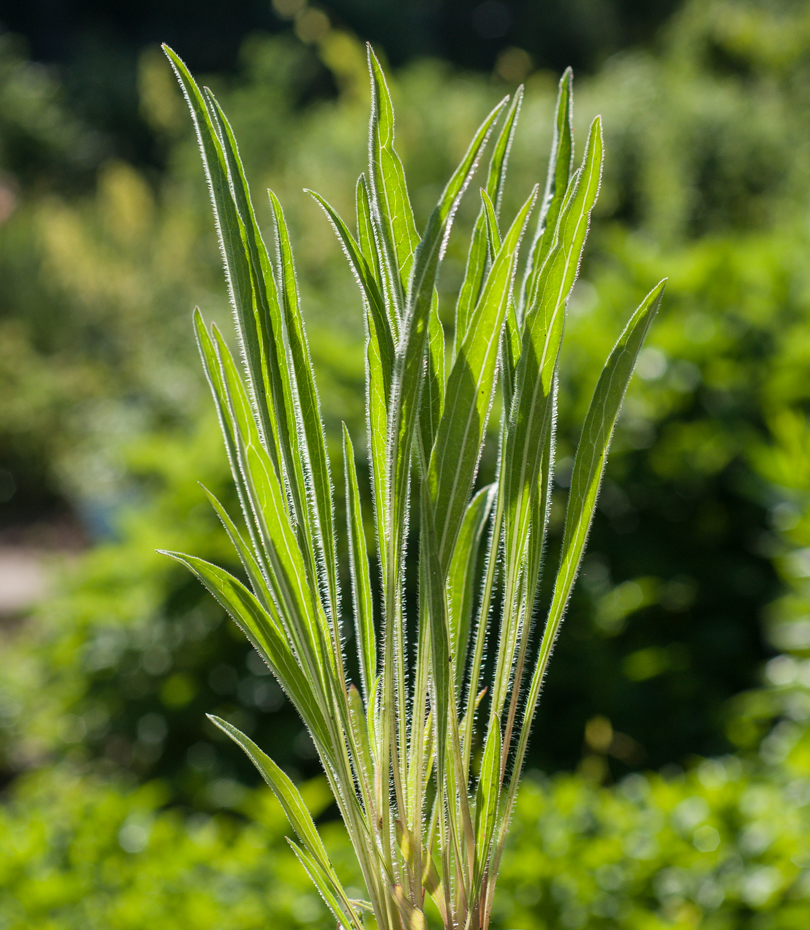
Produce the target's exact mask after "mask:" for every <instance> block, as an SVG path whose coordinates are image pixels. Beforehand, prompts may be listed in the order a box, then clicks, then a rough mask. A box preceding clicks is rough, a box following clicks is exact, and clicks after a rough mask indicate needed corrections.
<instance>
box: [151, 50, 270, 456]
mask: <svg viewBox="0 0 810 930" xmlns="http://www.w3.org/2000/svg"><path fill="white" fill-rule="evenodd" d="M163 50H164V52H165V53H166V55H167V57H168V58H169V61H170V62H171V65H172V68H173V69H174V72H175V74H176V75H177V79H178V81H179V83H180V86H181V88H182V90H183V94H184V96H185V98H186V100H187V102H188V105H189V109H190V110H191V117H192V120H193V122H194V128H195V130H196V132H197V139H198V141H199V144H200V154H201V156H202V161H203V166H204V168H205V174H206V178H207V180H208V185H209V189H210V194H211V206H212V209H213V212H214V219H215V222H216V227H217V233H218V236H219V242H220V248H221V251H222V260H223V264H224V267H225V277H226V279H227V282H228V290H229V294H230V298H231V304H232V307H233V311H234V322H235V325H236V330H237V335H238V338H239V344H240V347H241V349H242V351H243V353H244V358H245V363H246V367H247V371H248V378H249V381H250V388H251V392H252V393H253V395H254V396H255V399H256V402H257V405H259V407H260V412H261V415H262V418H263V420H264V425H265V427H266V430H267V433H268V438H269V436H271V435H272V412H271V410H270V409H269V407H268V406H267V405H266V403H265V394H264V392H263V390H262V386H263V383H264V382H263V379H264V371H265V368H264V366H263V361H264V359H265V358H266V357H267V356H266V352H265V347H264V346H263V343H264V342H265V341H266V334H265V333H263V332H262V329H261V327H260V326H259V327H257V321H256V319H255V317H254V314H253V308H254V283H255V282H254V268H253V267H252V264H251V260H250V253H249V250H248V249H247V248H246V240H247V235H248V234H247V230H246V228H245V224H244V222H243V219H242V218H241V217H240V216H239V212H238V210H237V208H236V204H235V202H234V199H233V190H232V187H231V182H230V179H229V176H228V168H227V163H226V157H225V153H224V151H223V147H222V142H221V139H220V136H219V134H218V133H217V131H216V129H215V128H214V125H213V123H212V122H211V115H210V111H209V108H208V105H207V102H206V99H205V97H204V96H203V94H202V92H201V91H200V88H199V87H198V86H197V84H196V82H195V81H194V79H193V78H192V76H191V74H190V73H189V71H188V69H187V68H186V66H185V64H184V63H183V61H182V60H181V59H180V58H179V57H178V56H177V55H176V54H175V53H174V52H173V51H172V50H171V49H170V48H169V47H168V46H167V45H164V46H163Z"/></svg>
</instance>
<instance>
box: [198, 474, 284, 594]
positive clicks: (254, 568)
mask: <svg viewBox="0 0 810 930" xmlns="http://www.w3.org/2000/svg"><path fill="white" fill-rule="evenodd" d="M200 487H201V488H202V489H203V493H204V494H205V496H206V497H207V498H208V500H209V502H210V504H211V506H212V507H213V508H214V510H215V512H216V514H217V516H218V517H219V519H220V521H221V522H222V525H223V526H224V527H225V532H226V533H227V534H228V538H229V539H230V541H231V543H232V544H233V547H234V549H236V552H237V554H238V556H239V560H240V561H241V563H242V566H243V567H244V569H245V572H246V573H247V576H248V578H249V579H250V584H251V587H252V588H253V593H254V594H255V595H256V597H257V598H258V599H259V602H260V603H261V605H262V606H263V607H264V608H265V610H270V609H271V605H272V609H274V610H276V611H277V610H278V605H277V604H276V603H275V601H274V600H273V595H272V593H271V591H270V587H269V585H268V581H267V578H266V576H265V574H264V572H263V571H262V569H261V567H260V566H259V563H258V562H257V561H256V557H255V556H254V555H253V553H252V552H251V551H250V547H249V546H248V544H247V543H246V542H245V540H244V539H243V537H242V534H241V533H240V532H239V530H238V529H237V527H236V524H235V523H234V522H233V520H232V519H231V518H230V516H229V514H228V512H227V510H225V508H224V507H223V506H222V504H221V503H220V502H219V501H218V500H217V498H216V497H215V496H214V495H213V494H212V493H211V492H210V491H209V490H208V488H206V487H205V486H204V485H202V484H201V485H200Z"/></svg>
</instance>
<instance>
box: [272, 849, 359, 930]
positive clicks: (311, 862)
mask: <svg viewBox="0 0 810 930" xmlns="http://www.w3.org/2000/svg"><path fill="white" fill-rule="evenodd" d="M287 842H288V843H289V845H290V849H292V851H293V852H294V853H295V856H296V858H297V859H298V861H299V862H300V863H301V866H302V867H303V869H304V871H305V872H306V873H307V875H308V876H309V879H310V881H311V882H312V884H313V885H315V887H316V888H317V889H318V893H319V894H320V896H321V897H322V898H323V901H324V904H326V906H327V907H328V908H329V910H330V911H331V912H332V915H333V916H334V918H335V920H336V921H337V926H338V930H341V928H344V930H349V928H353V930H363V922H362V920H361V919H360V916H359V915H358V914H357V912H356V910H355V908H354V905H353V904H352V902H351V901H350V900H349V898H348V897H347V896H346V892H345V891H343V889H342V888H341V894H340V897H342V898H343V899H344V901H345V904H344V905H341V902H340V900H338V895H335V893H334V892H333V886H334V883H333V882H332V881H331V880H330V878H329V876H328V875H327V873H326V872H325V870H324V869H323V868H322V867H321V866H320V865H319V864H318V862H317V861H316V860H315V859H314V857H312V856H310V855H309V854H308V853H307V852H306V850H304V849H302V848H301V847H300V846H299V845H298V844H297V843H295V842H293V840H291V839H290V838H289V837H288V838H287ZM347 909H348V910H349V914H348V915H347V913H346V911H347Z"/></svg>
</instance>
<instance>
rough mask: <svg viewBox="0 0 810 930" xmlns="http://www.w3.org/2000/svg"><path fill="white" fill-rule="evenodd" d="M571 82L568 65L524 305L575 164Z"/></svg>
mask: <svg viewBox="0 0 810 930" xmlns="http://www.w3.org/2000/svg"><path fill="white" fill-rule="evenodd" d="M572 82H573V74H572V72H571V69H570V68H566V70H565V72H564V74H563V76H562V77H561V78H560V85H559V89H558V92H557V118H556V121H555V124H554V137H553V139H552V143H551V158H550V159H549V163H548V176H547V179H546V190H545V193H544V194H543V206H542V209H541V211H540V214H539V216H538V218H537V229H536V231H535V234H534V240H533V242H532V247H531V250H530V252H529V259H528V261H527V263H526V272H525V275H524V279H523V295H522V296H523V300H522V305H523V306H526V305H527V304H528V303H529V302H530V300H531V294H532V292H533V291H534V288H535V287H536V285H537V279H538V277H539V275H540V270H541V268H542V267H543V263H544V262H545V260H546V257H547V256H548V253H549V252H550V251H551V248H552V245H553V241H554V233H555V231H556V228H557V220H558V218H559V215H560V210H561V209H562V205H563V200H564V198H565V194H566V191H567V190H568V185H569V182H570V181H571V171H572V169H573V167H574V122H573V119H574V109H573V108H574V97H573V93H572V87H571V85H572Z"/></svg>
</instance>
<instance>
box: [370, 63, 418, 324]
mask: <svg viewBox="0 0 810 930" xmlns="http://www.w3.org/2000/svg"><path fill="white" fill-rule="evenodd" d="M368 68H369V74H370V75H371V122H370V132H369V178H370V180H371V193H372V200H371V205H372V213H374V214H376V219H377V223H378V226H379V233H380V246H381V252H382V257H383V263H384V273H385V277H386V279H387V283H388V290H389V295H390V297H389V299H390V301H391V303H392V305H393V306H392V307H391V309H390V311H389V312H390V313H391V316H392V317H393V318H394V319H396V318H397V317H400V316H401V315H402V313H403V311H404V308H405V286H406V283H407V281H408V277H409V275H410V272H411V267H412V265H413V256H414V251H415V250H416V246H417V245H418V243H419V233H418V232H417V231H416V224H415V223H414V219H413V209H412V207H411V201H410V198H409V197H408V187H407V184H406V183H405V171H404V169H403V167H402V162H401V161H400V158H399V155H398V154H397V152H396V150H395V149H394V108H393V106H392V104H391V94H390V93H389V91H388V84H387V83H386V80H385V75H384V74H383V72H382V68H381V67H380V63H379V62H378V61H377V56H376V55H375V54H374V52H373V51H372V49H371V46H370V45H369V46H368Z"/></svg>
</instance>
